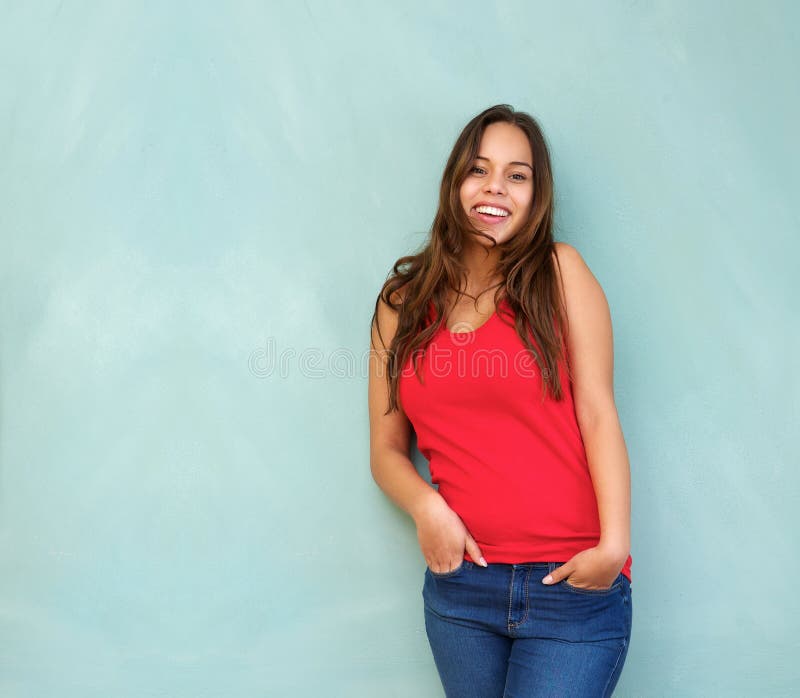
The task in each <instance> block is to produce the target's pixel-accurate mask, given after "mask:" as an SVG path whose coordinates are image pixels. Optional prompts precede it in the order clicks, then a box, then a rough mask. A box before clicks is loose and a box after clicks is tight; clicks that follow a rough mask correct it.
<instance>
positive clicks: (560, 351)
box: [371, 104, 569, 414]
mask: <svg viewBox="0 0 800 698" xmlns="http://www.w3.org/2000/svg"><path fill="white" fill-rule="evenodd" d="M498 121H502V122H506V123H509V124H513V125H515V126H518V127H519V128H520V129H522V130H523V131H524V132H525V135H526V136H527V137H528V140H529V142H530V146H531V153H532V155H533V163H532V164H533V203H532V205H531V210H530V213H529V215H528V219H527V220H526V221H525V223H524V224H523V225H522V227H521V228H520V229H519V231H518V232H517V233H516V234H515V235H514V236H513V237H512V238H511V239H510V240H508V241H507V242H505V243H503V244H502V245H501V252H500V259H499V261H498V264H497V268H496V272H497V274H498V275H499V276H500V278H502V279H504V282H503V283H502V284H501V285H500V286H499V287H498V289H497V290H496V291H495V295H494V300H495V304H497V303H498V302H499V300H500V298H501V297H504V298H505V300H506V301H507V302H508V304H509V306H510V308H511V310H512V311H513V313H514V315H515V327H516V330H517V334H518V335H519V337H520V339H521V340H522V342H523V344H524V345H525V347H527V349H528V350H529V351H530V353H531V354H532V356H533V358H534V360H535V361H536V363H537V365H538V366H539V370H540V372H541V374H542V400H544V398H545V396H546V394H547V391H548V389H549V390H550V392H551V394H552V396H553V398H554V399H555V400H561V399H563V389H562V386H561V381H560V378H559V371H558V362H559V361H561V360H562V358H565V357H566V344H565V342H566V330H567V327H566V309H565V308H564V307H563V301H562V298H561V293H560V292H559V288H558V280H557V278H556V269H555V266H554V264H553V262H555V264H556V265H557V264H558V258H557V257H556V255H555V243H554V240H553V232H552V228H553V212H554V204H553V174H552V167H551V164H550V154H549V152H548V149H547V143H546V141H545V138H544V135H543V133H542V130H541V128H540V127H539V124H538V123H537V122H536V120H535V119H534V118H533V117H532V116H530V115H529V114H527V113H525V112H521V111H515V110H514V108H513V107H511V106H510V105H508V104H498V105H495V106H493V107H490V108H489V109H486V110H485V111H483V112H481V113H480V114H478V115H477V116H476V117H475V118H473V119H472V120H471V121H470V122H469V123H468V124H467V125H466V126H465V127H464V130H463V131H462V132H461V134H460V135H459V136H458V138H457V139H456V142H455V145H454V146H453V150H452V151H451V153H450V157H449V158H448V160H447V165H446V166H445V169H444V174H443V175H442V182H441V186H440V188H439V207H438V210H437V211H436V216H435V217H434V220H433V225H432V226H431V231H430V237H429V239H428V240H427V241H426V242H425V244H424V246H423V247H422V249H421V250H420V251H418V252H417V253H416V254H413V255H408V256H404V257H400V259H398V260H397V261H396V262H395V264H394V266H393V268H392V272H391V273H390V275H389V277H388V278H387V280H386V281H385V282H384V284H383V287H382V288H381V291H380V293H379V295H378V298H377V300H376V301H375V310H374V312H373V315H372V320H371V325H372V326H373V327H375V326H376V325H377V314H378V307H379V303H380V301H381V300H383V301H384V302H385V303H386V304H387V305H389V307H391V308H392V309H393V310H396V311H398V325H397V332H396V334H395V336H394V339H393V340H392V342H391V345H390V346H389V347H386V343H385V342H384V341H383V336H382V334H381V331H380V327H377V330H378V336H379V337H380V340H381V343H382V344H383V345H384V346H383V349H384V350H388V351H387V353H388V362H387V364H386V366H387V376H386V378H387V381H388V383H389V407H388V409H387V412H386V414H388V413H389V412H391V411H393V410H395V409H397V407H398V400H397V389H398V378H399V377H400V372H401V370H402V368H403V367H404V366H405V365H406V362H407V361H408V359H409V357H411V356H413V357H414V361H413V367H414V371H415V373H416V372H417V366H418V360H419V358H420V356H421V355H423V354H424V352H425V348H426V347H427V346H428V344H429V342H430V340H431V338H432V337H433V335H434V334H435V333H436V332H437V330H438V328H439V327H440V326H441V323H442V322H444V321H445V305H446V301H447V297H448V292H449V291H450V290H452V291H455V292H456V293H457V294H460V293H461V291H460V289H461V288H462V283H465V282H466V280H467V270H466V267H465V266H464V265H463V264H462V263H461V261H460V254H461V251H462V248H463V241H464V239H465V236H466V235H482V236H484V237H486V238H488V239H489V240H491V242H492V243H493V244H494V245H496V244H497V243H496V242H495V240H494V239H493V238H492V237H491V236H489V235H487V234H485V233H483V232H482V231H480V230H477V229H476V228H475V227H474V226H473V225H472V224H471V222H470V220H469V218H468V216H467V214H466V213H465V211H464V208H463V206H462V205H461V200H460V189H461V185H462V183H463V182H464V180H465V179H466V178H467V176H468V174H469V173H470V170H471V168H472V166H473V164H474V160H475V156H476V155H477V154H478V148H479V146H480V142H481V137H482V136H483V132H484V130H485V129H486V127H487V126H489V125H490V124H492V123H495V122H498ZM559 273H560V267H559ZM403 287H405V288H404V289H403V291H402V293H398V294H395V292H396V291H398V289H401V288H403ZM395 295H396V297H397V298H398V300H397V302H395V301H394V300H393V296H395ZM431 303H432V304H433V306H434V309H435V321H434V322H433V323H431V322H429V319H428V313H429V308H430V305H431ZM529 335H530V336H529ZM531 337H532V338H533V339H534V340H535V341H534V342H531ZM537 346H538V350H537ZM371 347H372V348H373V349H376V347H375V346H374V344H372V342H371ZM567 370H568V371H569V365H568V363H567Z"/></svg>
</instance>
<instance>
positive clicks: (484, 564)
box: [478, 558, 489, 567]
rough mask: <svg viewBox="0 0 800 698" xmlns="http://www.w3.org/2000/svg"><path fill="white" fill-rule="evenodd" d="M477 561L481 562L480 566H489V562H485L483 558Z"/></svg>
mask: <svg viewBox="0 0 800 698" xmlns="http://www.w3.org/2000/svg"><path fill="white" fill-rule="evenodd" d="M478 562H480V563H481V567H488V566H489V564H488V563H487V562H486V560H484V559H483V558H481V559H480V560H478Z"/></svg>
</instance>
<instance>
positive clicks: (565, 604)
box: [369, 105, 632, 698]
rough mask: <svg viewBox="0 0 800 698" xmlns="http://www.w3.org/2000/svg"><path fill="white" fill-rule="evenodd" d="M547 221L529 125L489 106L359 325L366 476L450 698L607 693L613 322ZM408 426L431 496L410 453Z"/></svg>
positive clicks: (624, 516)
mask: <svg viewBox="0 0 800 698" xmlns="http://www.w3.org/2000/svg"><path fill="white" fill-rule="evenodd" d="M552 224H553V180H552V170H551V164H550V156H549V154H548V150H547V145H546V142H545V139H544V136H543V135H542V132H541V130H540V128H539V126H538V124H537V123H536V121H535V120H534V119H533V118H531V117H530V116H529V115H528V114H526V113H523V112H518V111H514V110H513V109H512V108H511V107H510V106H508V105H497V106H494V107H491V108H489V109H487V110H486V111H484V112H482V113H481V114H479V115H477V116H476V117H475V118H474V119H472V120H471V121H470V122H469V123H468V124H467V125H466V127H465V128H464V130H463V131H462V132H461V134H460V135H459V137H458V139H457V141H456V143H455V146H454V147H453V151H452V153H451V154H450V157H449V159H448V162H447V165H446V167H445V171H444V175H443V177H442V182H441V188H440V194H439V208H438V211H437V213H436V217H435V219H434V221H433V226H432V228H431V234H430V239H429V240H428V241H427V242H426V244H425V246H424V248H423V249H422V250H421V252H419V254H416V255H412V256H407V257H401V258H400V259H399V260H398V261H397V262H396V263H395V265H394V268H393V273H392V274H391V275H390V277H389V279H388V280H387V281H386V283H385V284H384V286H383V288H382V289H381V292H380V295H379V297H378V299H377V302H376V304H375V314H374V315H373V317H372V336H371V351H370V374H369V414H370V463H371V470H372V475H373V477H374V479H375V481H376V482H377V484H378V485H379V487H380V488H381V489H382V490H383V491H384V492H385V493H386V494H387V495H388V496H389V497H390V498H391V499H392V500H393V501H394V502H395V503H396V504H397V505H398V506H400V507H401V508H402V509H404V510H405V511H406V512H407V513H408V514H409V515H410V516H411V517H412V518H413V520H414V522H415V524H416V527H417V537H418V540H419V545H420V548H421V550H422V554H423V556H424V557H425V561H426V563H427V567H426V570H425V579H424V585H423V589H422V596H423V600H424V612H425V627H426V631H427V635H428V640H429V642H430V646H431V649H432V652H433V657H434V661H435V663H436V667H437V670H438V672H439V676H440V677H441V680H442V684H443V686H444V690H445V693H446V695H447V696H449V697H450V696H452V697H454V698H489V697H497V698H500V697H503V696H505V697H511V696H514V697H516V698H523V697H525V698H528V697H534V696H535V697H537V698H538V697H544V696H558V697H559V698H566V697H568V696H575V697H579V698H591V697H593V696H610V695H611V694H612V692H613V690H614V687H615V685H616V683H617V681H618V679H619V676H620V673H621V671H622V666H623V664H624V662H625V657H626V655H627V651H628V644H629V641H630V635H631V623H632V603H631V572H630V568H631V562H632V560H631V556H630V554H629V549H630V472H629V464H628V456H627V452H626V447H625V442H624V439H623V435H622V430H621V427H620V423H619V419H618V416H617V411H616V406H615V403H614V391H613V340H612V331H611V319H610V313H609V309H608V304H607V302H606V298H605V295H604V293H603V290H602V288H601V287H600V285H599V284H598V282H597V280H596V279H595V278H594V276H593V275H592V273H591V271H590V270H589V269H588V267H587V266H586V264H585V263H584V261H583V259H582V258H581V256H580V254H579V253H578V252H577V251H576V249H575V248H574V247H571V246H569V245H566V244H563V243H555V242H554V241H553V235H552ZM412 426H413V428H414V430H415V432H416V435H417V441H418V446H419V449H420V451H421V452H422V454H423V455H424V456H425V457H426V458H427V459H428V461H429V466H430V472H431V479H432V482H433V483H434V485H437V487H438V489H434V488H432V487H430V486H429V485H428V484H427V483H426V482H425V480H424V479H423V478H422V477H420V475H419V474H418V473H417V471H416V469H415V468H414V465H413V464H412V462H411V460H410V458H409V448H410V432H411V428H412Z"/></svg>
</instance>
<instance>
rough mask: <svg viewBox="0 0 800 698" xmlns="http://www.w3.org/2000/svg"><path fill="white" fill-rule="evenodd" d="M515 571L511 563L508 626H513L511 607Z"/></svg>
mask: <svg viewBox="0 0 800 698" xmlns="http://www.w3.org/2000/svg"><path fill="white" fill-rule="evenodd" d="M516 571H517V570H516V568H515V567H514V565H511V583H510V584H509V586H508V618H507V619H506V620H507V622H508V627H509V628H511V627H513V623H512V622H511V607H512V605H513V601H514V573H515V572H516Z"/></svg>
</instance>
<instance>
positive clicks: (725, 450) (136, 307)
mask: <svg viewBox="0 0 800 698" xmlns="http://www.w3.org/2000/svg"><path fill="white" fill-rule="evenodd" d="M0 11H1V12H0V16H2V21H0V59H1V60H0V235H1V236H2V237H1V238H0V240H1V241H2V247H1V248H0V275H1V276H0V647H1V648H2V651H0V694H2V695H3V696H4V697H7V698H45V697H48V698H49V697H51V696H58V697H59V698H94V697H98V698H100V697H102V698H108V697H109V696H113V697H114V698H145V697H148V698H156V697H158V698H162V697H163V698H167V697H169V698H239V697H242V698H249V697H251V696H292V697H293V698H301V697H303V696H309V697H310V696H344V697H346V698H360V697H364V698H374V697H375V696H381V697H387V696H396V697H404V696H415V697H416V696H433V697H437V696H443V692H442V690H441V688H440V685H439V682H438V678H437V676H436V671H435V667H434V665H433V660H432V657H431V655H430V650H429V648H428V645H427V639H426V637H425V632H424V621H423V614H422V598H421V589H422V581H423V572H424V560H423V558H422V556H421V553H420V552H419V550H418V547H417V542H416V536H415V531H414V528H413V525H412V523H411V521H410V519H408V517H407V516H406V515H405V514H404V513H403V512H401V511H400V510H399V509H397V508H395V507H394V505H392V504H391V502H389V500H388V499H386V497H385V496H384V495H383V494H382V493H381V492H380V490H379V489H378V488H377V486H376V485H375V484H374V482H373V481H372V478H371V476H370V472H369V454H368V446H369V441H368V419H367V400H366V385H367V372H366V366H367V365H366V358H367V350H368V343H369V320H370V317H371V313H372V309H373V305H374V302H375V298H376V294H377V292H378V289H379V288H380V285H381V283H382V281H383V279H384V278H385V276H386V274H387V273H388V271H389V269H390V267H391V265H392V263H393V262H394V261H395V260H396V259H397V258H398V257H400V256H401V255H403V254H407V253H409V252H411V251H412V250H413V249H415V248H416V247H417V246H418V245H419V244H420V243H421V242H422V241H423V239H424V236H425V233H426V231H427V230H428V229H429V226H430V224H431V222H432V218H433V213H434V210H435V206H436V199H437V193H438V192H437V188H438V182H439V178H440V176H441V171H442V168H443V166H444V162H445V159H446V157H447V154H448V152H449V149H450V147H451V145H452V143H453V141H454V139H455V137H456V135H457V134H458V132H459V131H460V129H461V127H462V126H463V125H464V124H465V123H466V122H467V121H468V120H469V119H470V118H471V117H472V116H473V115H474V114H476V113H478V112H479V111H481V110H482V109H484V108H486V107H488V106H490V105H492V104H496V103H501V102H502V103H509V104H512V105H513V106H515V107H516V108H519V109H523V110H525V111H529V112H530V113H531V114H533V115H534V116H535V117H537V118H538V119H539V121H540V123H541V124H542V126H543V128H544V130H545V133H546V135H547V137H548V140H549V143H550V147H551V150H552V155H553V160H554V166H555V175H556V196H557V202H556V207H557V222H556V238H557V239H559V240H562V241H565V242H568V243H570V244H572V245H574V246H575V247H577V248H578V250H579V251H580V252H581V254H582V255H583V257H584V259H585V260H586V261H587V263H588V264H589V266H590V267H591V268H592V270H593V272H594V274H595V276H596V277H597V278H598V280H599V281H600V282H601V284H602V285H603V288H604V289H605V292H606V295H607V297H608V300H609V304H610V306H611V309H612V317H613V323H614V332H615V349H616V360H615V381H616V382H615V386H616V395H617V406H618V409H619V413H620V417H621V421H622V424H623V430H624V432H625V436H626V440H627V444H628V449H629V455H630V458H631V472H632V507H633V513H632V550H631V552H632V555H633V561H634V562H633V568H632V574H633V580H634V581H633V587H632V588H633V603H634V626H633V637H632V643H631V648H630V652H629V654H628V658H627V663H626V666H625V670H624V672H623V675H622V679H621V681H620V683H619V686H618V688H617V693H616V695H619V696H632V697H633V696H636V697H642V696H698V697H700V696H703V697H707V696H754V695H759V696H789V695H793V692H794V691H796V690H797V682H798V680H799V679H800V676H798V664H797V656H798V649H800V648H798V639H797V638H798V627H797V618H799V617H800V603H798V599H800V595H798V593H797V588H796V587H797V579H798V578H800V565H798V556H797V551H798V548H799V547H800V546H799V545H798V543H799V541H798V530H800V527H798V516H797V511H798V508H797V495H798V485H800V475H798V473H799V472H800V469H799V468H798V464H799V463H800V459H799V458H798V455H800V454H798V441H797V432H798V428H797V427H798V395H800V380H799V375H798V353H799V352H800V342H799V341H798V340H799V339H800V336H799V333H798V325H799V323H798V300H797V299H798V294H799V293H800V287H798V282H797V277H796V275H795V274H796V270H797V259H798V255H799V254H800V243H799V242H798V240H799V239H800V217H799V216H798V213H797V207H796V197H797V192H798V191H799V190H800V176H799V175H798V166H797V162H798V156H800V152H799V151H800V147H799V145H798V133H797V124H798V123H800V87H799V83H798V80H797V66H798V64H799V63H800V48H799V47H798V42H797V26H798V22H800V11H799V10H798V9H797V5H796V4H794V3H790V2H775V1H772V2H765V3H759V4H756V3H747V2H730V3H714V2H707V1H702V2H688V0H676V1H674V2H648V1H644V0H641V1H636V0H630V1H628V2H598V3H595V2H568V3H544V2H531V3H513V2H480V3H478V2H471V1H470V2H433V3H431V2H421V1H414V2H395V3H382V2H378V3H373V2H343V3H332V2H321V1H319V0H307V1H306V2H296V3H288V2H287V3H270V2H227V3H221V2H220V3H204V2H200V3H198V2H186V1H184V2H177V1H176V2H166V3H165V2H150V1H147V2H133V1H131V0H128V1H120V2H113V3H112V2H55V1H53V2H44V1H41V2H31V3H22V2H4V3H2V5H0ZM415 458H416V462H417V463H418V464H419V466H420V468H421V469H422V470H423V471H424V468H425V463H424V460H423V459H421V457H420V456H419V454H416V455H415Z"/></svg>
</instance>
